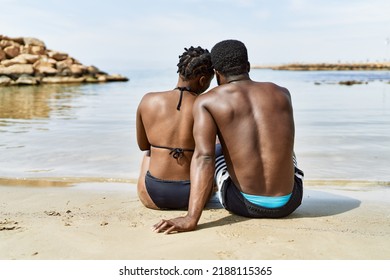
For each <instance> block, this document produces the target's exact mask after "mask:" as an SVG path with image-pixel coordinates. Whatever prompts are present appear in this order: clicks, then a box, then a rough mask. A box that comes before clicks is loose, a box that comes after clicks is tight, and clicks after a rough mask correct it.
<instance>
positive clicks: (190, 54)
mask: <svg viewBox="0 0 390 280" xmlns="http://www.w3.org/2000/svg"><path fill="white" fill-rule="evenodd" d="M184 50H185V52H184V53H183V54H182V55H179V59H180V60H179V63H178V64H177V67H178V70H177V73H179V74H180V75H181V76H182V77H183V79H185V80H190V79H193V78H195V77H198V76H200V75H211V74H213V73H214V68H213V64H212V63H211V55H210V52H209V51H208V50H207V49H203V48H201V47H197V48H194V47H192V46H191V47H190V48H188V49H187V48H184Z"/></svg>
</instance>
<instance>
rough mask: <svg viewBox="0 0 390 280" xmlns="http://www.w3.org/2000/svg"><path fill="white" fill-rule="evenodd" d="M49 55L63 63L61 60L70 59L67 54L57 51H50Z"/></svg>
mask: <svg viewBox="0 0 390 280" xmlns="http://www.w3.org/2000/svg"><path fill="white" fill-rule="evenodd" d="M48 55H49V57H50V58H53V59H55V60H56V61H61V60H64V59H66V58H68V54H67V53H62V52H56V51H50V52H48Z"/></svg>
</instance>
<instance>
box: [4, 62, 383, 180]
mask: <svg viewBox="0 0 390 280" xmlns="http://www.w3.org/2000/svg"><path fill="white" fill-rule="evenodd" d="M121 74H123V75H125V76H127V77H129V78H130V81H129V82H115V83H104V84H80V85H76V84H74V85H71V84H68V85H41V86H24V87H0V184H1V183H4V182H12V181H18V180H24V181H25V182H27V181H28V180H29V179H42V180H65V181H66V180H69V181H77V180H81V181H91V182H105V181H117V182H135V181H136V180H137V177H138V172H139V166H140V161H141V158H142V155H143V153H142V152H141V151H140V150H139V149H138V146H137V142H136V131H135V115H136V110H137V106H138V104H139V102H140V100H141V98H142V96H143V95H144V94H145V93H147V92H150V91H160V90H161V91H162V90H168V89H172V88H174V87H175V86H176V82H177V73H176V71H175V69H153V70H129V71H127V72H126V73H121ZM250 74H251V78H252V79H254V80H258V81H271V82H274V83H276V84H279V85H281V86H284V87H286V88H288V89H289V91H290V93H291V96H292V102H293V108H294V117H295V127H296V135H295V152H296V155H297V158H298V163H299V166H300V168H301V169H303V170H304V172H305V178H306V180H308V181H310V180H318V181H329V180H333V181H334V182H336V181H347V182H353V181H363V182H380V183H384V184H389V182H390V84H389V80H390V72H388V71H381V72H379V71H376V72H374V71H364V72H363V71H341V72H335V71H319V72H306V71H299V72H295V71H273V70H264V69H253V70H251V73H250ZM346 80H359V81H363V83H362V84H356V85H352V86H346V85H340V84H339V81H346ZM213 86H216V82H215V80H213V82H212V85H211V87H213ZM242 145H245V143H242ZM26 180H27V181H26Z"/></svg>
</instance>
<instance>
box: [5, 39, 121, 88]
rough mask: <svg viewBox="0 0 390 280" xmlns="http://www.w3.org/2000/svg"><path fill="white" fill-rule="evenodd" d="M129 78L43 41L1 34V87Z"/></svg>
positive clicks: (111, 80)
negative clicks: (56, 48) (101, 69)
mask: <svg viewBox="0 0 390 280" xmlns="http://www.w3.org/2000/svg"><path fill="white" fill-rule="evenodd" d="M117 81H128V78H126V77H124V76H122V75H117V74H114V75H110V74H107V73H105V72H103V71H100V70H99V69H98V68H97V67H95V66H85V65H83V64H81V63H80V62H79V61H77V60H76V59H75V58H73V57H71V56H69V55H68V54H67V53H64V52H60V51H54V50H50V49H47V48H46V45H45V43H44V42H43V41H41V40H39V39H36V38H30V37H19V38H10V37H7V36H3V35H0V86H12V85H39V84H58V83H104V82H117Z"/></svg>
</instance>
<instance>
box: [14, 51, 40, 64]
mask: <svg viewBox="0 0 390 280" xmlns="http://www.w3.org/2000/svg"><path fill="white" fill-rule="evenodd" d="M18 57H21V58H24V59H25V60H26V61H27V62H28V63H30V64H33V63H35V62H36V61H38V60H39V55H36V54H29V53H22V54H20V55H19V56H18Z"/></svg>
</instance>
